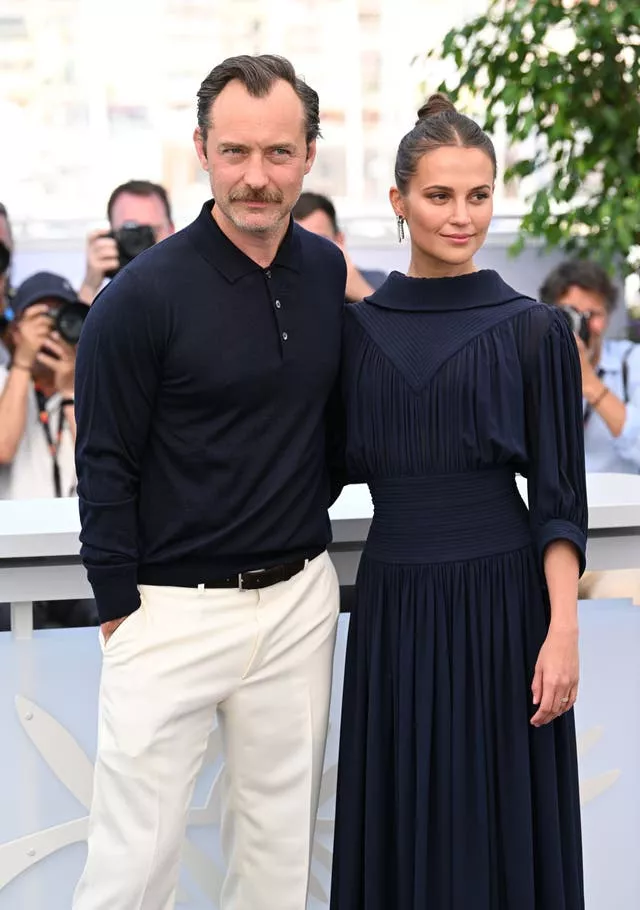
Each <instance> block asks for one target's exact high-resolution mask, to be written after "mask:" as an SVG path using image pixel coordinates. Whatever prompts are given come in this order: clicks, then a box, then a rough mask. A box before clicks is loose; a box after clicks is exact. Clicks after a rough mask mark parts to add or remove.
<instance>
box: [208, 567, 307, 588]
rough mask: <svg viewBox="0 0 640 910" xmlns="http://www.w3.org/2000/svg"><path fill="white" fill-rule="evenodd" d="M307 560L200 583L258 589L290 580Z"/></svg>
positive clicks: (220, 586) (210, 585)
mask: <svg viewBox="0 0 640 910" xmlns="http://www.w3.org/2000/svg"><path fill="white" fill-rule="evenodd" d="M305 563H306V560H305V559H298V560H296V562H286V563H282V564H281V565H279V566H271V568H269V569H253V570H252V571H250V572H239V573H238V574H237V575H229V576H228V577H227V578H219V579H218V580H217V581H206V582H203V583H202V584H200V585H198V587H199V588H200V587H204V588H237V589H238V590H239V591H256V590H257V589H258V588H268V587H269V586H270V585H277V584H278V582H281V581H289V579H290V578H293V576H294V575H297V574H298V572H302V570H303V569H304V567H305Z"/></svg>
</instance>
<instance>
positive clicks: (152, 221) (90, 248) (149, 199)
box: [78, 180, 175, 304]
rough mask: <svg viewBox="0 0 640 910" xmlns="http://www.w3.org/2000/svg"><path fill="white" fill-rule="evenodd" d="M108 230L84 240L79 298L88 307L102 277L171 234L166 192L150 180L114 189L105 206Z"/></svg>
mask: <svg viewBox="0 0 640 910" xmlns="http://www.w3.org/2000/svg"><path fill="white" fill-rule="evenodd" d="M107 218H108V219H109V227H110V230H109V231H104V230H97V231H92V232H91V233H90V234H89V237H88V240H87V265H86V272H85V277H84V280H83V282H82V285H81V287H80V290H79V291H78V296H79V297H80V299H81V300H83V301H84V302H85V303H88V304H91V303H93V300H94V298H95V296H96V294H97V293H98V291H99V290H100V288H101V287H102V284H103V282H104V280H105V278H113V276H114V275H115V274H116V273H117V272H118V271H119V270H120V269H121V268H123V267H124V266H125V265H127V264H128V263H129V262H131V260H132V259H134V258H135V257H136V256H137V255H138V254H139V253H142V252H143V251H144V250H146V249H148V248H149V247H151V246H153V245H154V244H155V243H159V242H160V241H161V240H164V239H165V238H167V237H169V236H170V235H171V234H173V233H174V231H175V228H174V225H173V221H172V217H171V204H170V202H169V197H168V195H167V191H166V190H165V189H164V187H162V186H160V184H158V183H151V181H149V180H130V181H129V182H128V183H123V184H121V185H120V186H118V187H116V189H115V190H114V191H113V193H112V194H111V196H110V198H109V202H108V203H107Z"/></svg>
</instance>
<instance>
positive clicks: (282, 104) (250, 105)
mask: <svg viewBox="0 0 640 910" xmlns="http://www.w3.org/2000/svg"><path fill="white" fill-rule="evenodd" d="M194 142H195V146H196V152H197V154H198V158H199V160H200V163H201V165H202V167H203V168H204V170H206V171H207V172H208V174H209V180H210V183H211V192H212V195H213V198H214V199H215V203H216V206H215V209H214V212H215V216H216V220H218V223H219V224H220V225H221V226H222V227H223V228H224V227H227V228H231V230H233V229H235V230H237V231H241V232H244V233H251V234H269V233H272V232H277V231H278V230H281V229H282V226H283V224H286V222H287V221H288V219H289V213H290V212H291V209H292V208H293V206H294V205H295V203H296V201H297V199H298V196H299V195H300V192H301V190H302V181H303V179H304V176H305V174H308V173H309V171H310V169H311V165H312V164H313V160H314V158H315V141H314V142H312V143H311V144H310V146H309V147H307V142H306V136H305V120H304V107H303V104H302V101H301V100H300V99H299V98H298V96H297V95H296V93H295V91H294V90H293V88H292V87H291V86H290V85H289V84H288V83H287V82H285V81H284V80H278V81H277V82H275V83H274V85H273V87H272V89H271V91H270V92H269V94H268V95H266V96H265V97H264V98H254V97H252V96H251V95H250V94H249V93H248V91H247V90H246V88H245V87H244V85H243V84H242V83H241V82H240V81H238V80H233V81H232V82H230V83H229V84H228V85H226V86H225V88H224V89H223V90H222V92H221V93H220V94H219V95H218V97H217V98H216V100H215V101H214V102H213V104H212V106H211V111H210V113H209V129H208V131H207V138H206V142H204V141H203V136H202V133H201V131H200V129H196V131H195V133H194Z"/></svg>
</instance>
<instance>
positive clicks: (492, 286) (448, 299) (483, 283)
mask: <svg viewBox="0 0 640 910" xmlns="http://www.w3.org/2000/svg"><path fill="white" fill-rule="evenodd" d="M525 297H526V295H524V294H520V293H518V291H515V290H514V289H513V288H512V287H509V285H508V284H507V283H506V282H505V281H503V280H502V278H501V277H500V275H498V273H497V272H495V271H493V270H492V269H482V270H481V271H479V272H472V273H470V274H469V275H459V276H457V277H455V278H408V277H407V276H406V275H402V274H401V273H400V272H391V273H390V275H389V276H388V278H387V280H386V281H385V282H384V284H383V285H381V287H379V288H378V290H377V291H376V292H375V293H374V294H372V295H371V296H370V297H365V300H366V301H367V302H368V303H372V304H374V305H375V306H379V307H383V308H384V309H387V310H414V311H418V312H446V311H447V310H472V309H476V308H477V307H488V306H498V305H499V304H501V303H507V302H508V301H510V300H519V299H521V298H525Z"/></svg>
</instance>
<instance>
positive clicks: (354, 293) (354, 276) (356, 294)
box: [340, 246, 373, 303]
mask: <svg viewBox="0 0 640 910" xmlns="http://www.w3.org/2000/svg"><path fill="white" fill-rule="evenodd" d="M340 249H341V250H342V254H343V256H344V261H345V262H346V264H347V286H346V288H345V292H344V296H345V297H346V299H347V300H349V301H350V302H352V303H354V302H357V301H358V300H362V299H363V298H364V297H368V296H369V295H370V294H373V288H372V287H371V285H370V284H369V282H368V281H367V280H366V279H365V278H364V276H363V275H362V273H361V272H359V271H358V269H357V268H356V266H355V265H354V262H353V259H352V258H351V256H350V255H349V253H348V252H347V251H346V249H345V248H344V246H340Z"/></svg>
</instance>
